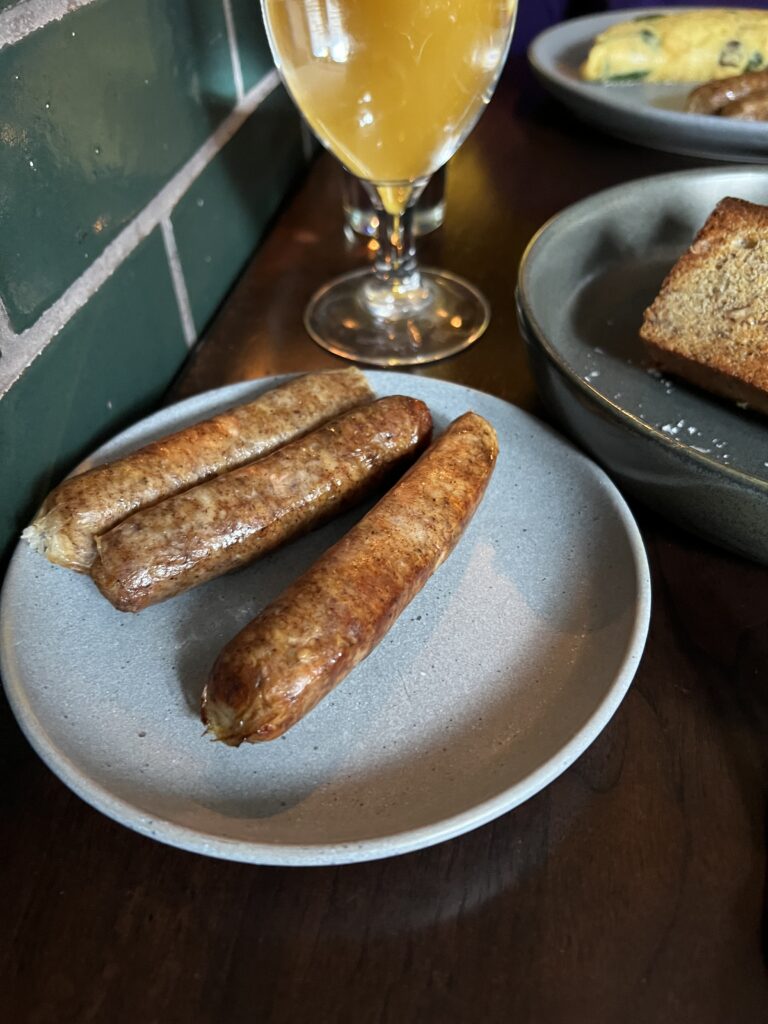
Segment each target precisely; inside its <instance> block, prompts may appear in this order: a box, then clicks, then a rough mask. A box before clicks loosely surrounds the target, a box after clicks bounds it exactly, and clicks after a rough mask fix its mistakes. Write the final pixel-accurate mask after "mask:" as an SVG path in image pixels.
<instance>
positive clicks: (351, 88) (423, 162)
mask: <svg viewBox="0 0 768 1024" xmlns="http://www.w3.org/2000/svg"><path fill="white" fill-rule="evenodd" d="M516 7H517V2H516V0H262V8H263V11H264V21H265V24H266V27H267V34H268V37H269V41H270V46H271V48H272V54H273V56H274V59H275V64H276V66H277V68H278V70H279V71H280V74H281V76H282V78H283V81H284V82H285V84H286V86H287V88H288V90H289V92H290V93H291V95H292V97H293V99H294V101H295V102H296V104H297V106H298V107H299V109H300V110H301V112H302V114H303V115H304V117H305V118H306V120H307V122H308V123H309V125H310V127H311V128H312V130H313V131H314V132H315V134H316V135H317V137H318V138H319V139H320V141H321V142H322V143H323V145H324V146H326V148H327V149H329V150H330V151H331V152H332V153H334V154H335V155H336V156H337V157H338V158H339V159H340V160H341V162H342V163H343V164H344V165H345V166H346V167H347V168H348V169H349V171H351V173H352V174H354V175H355V176H356V177H358V178H359V179H360V180H361V182H362V184H363V187H364V188H365V189H366V191H367V192H368V194H369V195H370V197H371V201H372V203H373V204H374V206H375V208H376V210H377V212H378V214H379V234H378V243H379V248H378V251H377V254H376V259H375V263H374V266H373V268H372V269H371V268H365V269H361V270H356V271H353V272H352V273H350V274H345V275H344V276H342V277H340V278H337V279H336V280H335V281H332V282H331V283H330V284H328V285H326V286H325V287H324V288H322V289H321V290H320V291H319V292H317V294H316V295H315V296H314V297H313V298H312V300H311V302H310V304H309V307H308V308H307V311H306V314H305V324H306V326H307V330H308V331H309V333H310V334H311V336H312V337H313V338H314V339H315V341H316V342H318V344H320V345H322V346H323V347H324V348H327V349H329V350H330V351H331V352H335V353H336V354H337V355H340V356H344V357H346V358H348V359H353V360H357V361H360V362H367V363H373V364H374V365H378V366H398V365H400V366H403V365H411V364H415V363H427V362H431V361H433V360H435V359H442V358H444V357H445V356H449V355H452V354H453V353H455V352H459V351H460V350H461V349H463V348H466V347H467V346H468V345H470V344H471V343H472V342H473V341H475V340H476V339H477V338H479V337H480V335H481V334H482V333H483V331H484V330H485V328H486V327H487V325H488V319H489V309H488V304H487V303H486V301H485V299H484V298H483V297H482V295H481V294H480V293H479V292H478V291H477V290H476V289H475V288H474V287H473V286H472V285H471V284H469V283H468V282H467V281H464V280H462V279H461V278H459V277H456V276H455V275H454V274H450V273H448V272H447V271H442V270H431V269H429V270H427V269H424V268H419V266H418V264H417V262H416V251H415V246H414V241H413V231H412V227H411V220H412V210H413V205H414V203H415V202H416V201H417V200H418V198H419V196H420V195H421V193H422V191H423V190H424V188H425V187H426V184H427V182H428V181H429V178H430V175H431V174H433V173H434V172H435V171H436V170H437V169H438V168H439V167H441V166H442V165H443V164H444V163H446V162H447V161H448V160H449V159H450V158H451V157H452V156H453V154H454V153H455V152H456V150H457V149H458V148H459V146H460V145H461V143H462V142H463V141H464V139H465V138H466V137H467V135H468V134H469V132H470V131H471V130H472V128H473V127H474V125H475V123H476V122H477V119H478V118H479V116H480V114H481V112H482V110H483V107H484V106H485V105H486V104H487V103H488V101H489V100H490V98H491V95H492V93H493V90H494V87H495V85H496V82H497V80H498V77H499V74H500V73H501V69H502V67H503V64H504V60H505V58H506V54H507V50H508V48H509V42H510V39H511V36H512V28H513V25H514V20H515V12H516Z"/></svg>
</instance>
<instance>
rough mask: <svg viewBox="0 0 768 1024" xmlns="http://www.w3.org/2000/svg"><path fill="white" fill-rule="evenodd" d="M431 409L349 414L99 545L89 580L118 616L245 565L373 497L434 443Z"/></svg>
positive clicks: (396, 402) (402, 407)
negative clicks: (370, 496) (430, 442)
mask: <svg viewBox="0 0 768 1024" xmlns="http://www.w3.org/2000/svg"><path fill="white" fill-rule="evenodd" d="M431 431H432V417H431V416H430V413H429V409H428V408H427V406H426V405H425V404H424V403H423V402H420V401H418V399H416V398H403V397H400V396H393V397H390V398H380V399H379V400H378V401H376V402H372V403H371V404H370V405H364V406H362V407H360V408H358V409H352V410H350V411H349V412H345V413H343V414H342V415H341V416H339V417H337V418H336V419H334V420H331V422H330V423H326V424H325V425H324V426H322V427H318V429H317V430H313V431H312V433H310V434H305V435H304V437H302V438H300V439H298V440H296V441H291V442H290V443H289V444H287V445H284V446H283V447H282V448H279V449H278V450H277V451H276V452H273V453H272V454H271V455H267V456H266V457H265V458H263V459H259V460H258V461H257V462H252V463H250V464H249V465H247V466H242V467H241V468H240V469H235V470H232V471H231V472H229V473H223V474H222V475H221V476H217V477H215V478H214V479H213V480H209V481H208V482H207V483H203V484H199V485H198V486H197V487H192V488H190V490H188V491H184V493H183V494H177V495H175V497H173V498H167V499H166V500H165V501H161V502H160V503H159V504H158V505H154V506H152V508H147V509H143V510H142V511H140V512H136V513H134V514H133V515H132V516H130V517H129V518H128V519H126V520H125V522H123V523H120V524H119V526H116V527H115V528H114V529H112V530H110V531H109V532H108V533H105V534H103V535H102V536H101V537H97V538H96V546H97V549H98V555H97V557H96V560H95V562H94V563H93V566H92V567H91V576H92V578H93V580H94V582H95V583H96V585H97V586H98V588H99V590H100V591H101V592H102V594H103V595H104V596H105V597H106V598H107V599H108V600H109V601H111V603H112V604H113V605H114V606H115V607H116V608H119V609H120V610H121V611H131V612H136V611H139V610H140V609H142V608H146V607H147V605H150V604H156V603H157V602H158V601H164V600H166V599H167V598H169V597H173V596H174V595H176V594H180V593H182V591H185V590H189V588H190V587H194V586H197V585H198V584H200V583H205V582H206V581H207V580H210V579H213V578H214V577H216V576H221V575H222V574H223V573H225V572H229V571H230V570H232V569H236V568H238V567H240V566H243V565H247V564H248V563H250V562H253V561H255V559H257V558H260V557H261V556H262V555H265V554H267V552H269V551H273V550H274V549H275V548H277V547H279V546H280V545H282V544H284V543H286V542H287V541H289V540H292V539H293V538H295V537H298V536H299V535H300V534H303V533H306V532H307V531H308V530H311V529H313V528H314V527H316V526H318V525H320V523H323V522H325V521H326V520H328V519H330V518H331V517H333V516H335V515H338V514H339V513H340V512H342V511H343V510H344V509H345V508H347V507H349V506H350V505H353V504H354V503H356V502H358V501H361V500H362V499H363V498H364V497H367V495H369V494H370V493H372V492H373V491H374V490H375V489H376V488H377V487H379V486H381V484H382V482H383V481H384V480H385V479H386V478H387V477H388V476H389V475H390V474H392V473H394V472H395V471H397V470H398V469H400V470H402V469H403V468H404V465H406V464H407V463H409V462H411V461H413V459H414V458H415V457H416V455H417V454H418V453H419V452H420V451H421V450H422V449H423V448H424V447H425V446H426V444H428V442H429V438H430V434H431Z"/></svg>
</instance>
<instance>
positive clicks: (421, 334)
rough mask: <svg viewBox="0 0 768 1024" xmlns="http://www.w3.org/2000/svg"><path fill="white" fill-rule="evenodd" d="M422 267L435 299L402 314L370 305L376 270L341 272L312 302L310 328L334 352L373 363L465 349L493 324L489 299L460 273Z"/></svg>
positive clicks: (413, 361) (430, 358)
mask: <svg viewBox="0 0 768 1024" xmlns="http://www.w3.org/2000/svg"><path fill="white" fill-rule="evenodd" d="M420 273H421V281H422V284H423V286H424V287H425V288H426V289H428V291H429V294H430V301H429V302H428V303H426V305H425V306H424V307H423V308H421V309H419V310H418V311H416V312H413V313H410V314H409V315H407V316H405V317H400V318H386V317H378V316H375V315H374V313H373V312H372V311H371V310H370V309H369V308H368V306H367V304H366V302H365V298H364V290H363V289H364V285H365V283H366V281H367V280H371V279H373V276H374V275H373V272H372V271H370V270H354V271H352V273H350V274H344V276H343V277H338V278H336V280H335V281H331V282H330V284H327V285H325V287H324V288H321V289H320V291H319V292H316V294H315V295H314V296H313V297H312V300H311V302H310V303H309V305H308V306H307V311H306V313H305V314H304V324H305V326H306V328H307V331H308V332H309V334H310V336H311V337H312V338H313V339H314V340H315V341H316V342H317V344H318V345H322V347H323V348H326V349H328V351H329V352H333V353H334V354H335V355H337V356H342V357H343V358H344V359H352V360H354V361H355V362H359V363H370V364H371V365H373V366H415V365H418V364H419V363H432V362H434V361H435V360H436V359H445V358H446V357H447V356H452V355H455V353H456V352H461V350H462V349H464V348H467V346H468V345H471V344H472V342H473V341H477V339H478V338H479V337H480V335H481V334H482V333H483V331H484V330H485V329H486V327H487V326H488V322H489V320H490V315H491V311H490V308H489V306H488V303H487V302H486V300H485V299H484V298H483V296H482V295H481V294H480V292H479V291H477V289H475V288H473V287H472V285H471V284H469V283H468V282H466V281H464V280H462V278H460V277H455V276H454V275H453V274H449V273H447V272H446V271H444V270H428V269H424V268H423V267H422V268H421V270H420Z"/></svg>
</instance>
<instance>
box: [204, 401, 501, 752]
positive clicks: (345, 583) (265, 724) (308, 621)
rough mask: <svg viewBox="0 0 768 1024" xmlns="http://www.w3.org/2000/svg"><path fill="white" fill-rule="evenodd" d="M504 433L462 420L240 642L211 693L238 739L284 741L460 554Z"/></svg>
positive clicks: (220, 661)
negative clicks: (454, 554)
mask: <svg viewBox="0 0 768 1024" xmlns="http://www.w3.org/2000/svg"><path fill="white" fill-rule="evenodd" d="M497 454H498V442H497V439H496V433H495V431H494V429H493V427H492V426H491V425H490V424H489V423H488V422H487V421H486V420H484V419H483V418H482V417H481V416H478V415H476V414H475V413H471V412H470V413H465V415H463V416H461V417H460V418H459V419H457V420H455V421H454V422H453V423H452V424H451V426H450V427H449V428H448V430H447V431H446V432H445V433H444V434H443V435H442V437H440V438H439V439H438V440H437V441H436V442H435V443H434V444H433V445H432V446H431V447H430V448H429V449H428V450H427V451H426V453H425V454H424V455H422V457H421V458H420V459H419V461H418V462H417V463H416V464H415V465H414V466H413V467H412V468H411V469H410V470H409V471H408V473H406V475H405V476H404V477H403V478H402V479H401V480H400V481H399V482H398V483H397V484H396V485H395V486H394V487H393V488H392V490H391V491H389V493H387V494H386V495H385V496H384V497H383V498H382V499H381V500H380V501H379V502H378V504H377V505H375V506H374V508H373V509H372V510H371V511H370V512H369V513H368V514H367V515H366V516H365V517H364V518H363V519H361V520H360V522H359V523H358V524H357V525H356V526H354V527H353V528H352V529H351V530H350V531H349V533H347V534H346V535H345V536H344V537H342V539H341V540H340V541H339V542H338V543H337V544H335V545H334V546H333V547H332V548H330V549H329V550H328V551H326V552H325V554H323V555H322V556H321V557H320V559H319V560H318V561H317V562H315V564H314V565H313V566H312V567H311V568H310V569H309V570H308V571H307V572H306V573H304V575H303V576H301V577H300V578H299V579H298V580H296V581H295V582H294V583H293V584H291V585H290V586H289V587H288V589H287V590H285V591H284V592H283V593H282V594H281V595H280V596H279V597H278V598H277V599H276V600H275V601H273V602H272V603H271V604H270V605H268V606H267V607H266V608H265V609H264V610H263V611H262V612H261V614H260V615H258V616H257V617H256V618H255V619H254V620H253V621H252V622H251V623H250V624H249V625H247V626H246V627H245V629H243V630H242V631H241V632H240V633H238V635H237V636H236V637H235V638H234V639H233V640H231V641H230V642H229V643H228V644H227V646H226V647H225V648H224V649H223V651H222V652H221V654H220V655H219V657H218V658H217V660H216V662H215V664H214V666H213V669H212V671H211V674H210V676H209V678H208V682H207V684H206V687H205V690H204V692H203V698H202V709H201V710H202V719H203V722H204V723H205V725H207V727H208V729H209V730H210V731H211V732H212V733H213V735H214V737H215V738H216V739H218V740H222V741H223V742H224V743H227V744H229V745H230V746H239V745H240V744H241V743H242V742H243V740H246V741H248V742H249V743H256V742H259V741H261V740H270V739H275V738H276V737H278V736H281V735H282V734H283V733H284V732H285V731H286V729H289V728H290V727H291V726H292V725H294V724H295V723H296V722H298V721H299V719H300V718H302V717H303V716H304V715H305V714H307V712H308V711H310V710H311V709H312V708H313V707H314V706H315V705H316V704H317V703H318V701H320V700H321V699H322V698H323V697H325V696H326V694H328V693H329V692H330V691H331V690H332V689H333V688H334V687H335V686H336V685H337V684H338V683H340V682H341V680H342V679H344V677H345V676H346V675H347V674H348V673H349V672H350V671H351V670H352V669H353V668H354V667H355V665H357V664H358V662H360V661H362V659H363V658H365V657H367V656H368V654H370V652H371V651H372V650H373V648H374V647H375V646H376V644H377V643H378V642H379V641H380V640H381V639H382V637H383V636H384V635H385V634H386V632H387V631H388V630H389V629H390V627H391V626H392V625H393V624H394V622H395V620H396V619H397V617H398V616H399V615H400V613H401V612H402V611H403V609H404V608H405V607H406V605H407V604H408V603H409V602H410V601H411V600H412V598H414V597H415V596H416V594H417V593H418V592H419V591H420V590H421V588H422V587H423V586H424V584H425V583H426V582H427V580H428V579H429V577H430V576H431V575H432V573H433V572H434V571H435V570H436V569H437V568H438V566H440V564H441V563H442V562H443V561H444V560H445V559H446V558H447V557H448V555H449V554H450V553H451V551H452V550H453V548H454V546H455V545H456V543H457V541H458V540H459V538H460V537H461V534H462V533H463V531H464V528H465V527H466V526H467V524H468V522H469V521H470V519H471V518H472V515H473V514H474V512H475V510H476V508H477V506H478V504H479V503H480V500H481V498H482V496H483V493H484V492H485V488H486V486H487V484H488V481H489V479H490V477H491V473H492V472H493V467H494V464H495V461H496V456H497Z"/></svg>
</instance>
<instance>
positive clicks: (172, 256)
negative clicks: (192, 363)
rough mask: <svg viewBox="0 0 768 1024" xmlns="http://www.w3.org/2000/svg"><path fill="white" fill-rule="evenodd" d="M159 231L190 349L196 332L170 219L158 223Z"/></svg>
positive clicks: (185, 338) (182, 325) (165, 218)
mask: <svg viewBox="0 0 768 1024" xmlns="http://www.w3.org/2000/svg"><path fill="white" fill-rule="evenodd" d="M160 230H161V231H162V232H163V242H164V243H165V255H166V256H167V257H168V267H169V268H170V271H171V280H172V281H173V290H174V293H175V294H176V304H177V305H178V307H179V317H180V318H181V327H182V330H183V331H184V340H185V341H186V343H187V347H188V348H192V346H193V345H194V344H195V342H196V341H197V331H196V330H195V321H194V319H193V318H192V307H191V305H190V304H189V292H188V291H187V282H186V281H185V280H184V271H183V270H182V268H181V260H180V258H179V250H178V249H177V248H176V236H175V235H174V233H173V224H171V219H170V217H164V218H163V219H162V220H161V221H160Z"/></svg>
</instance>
